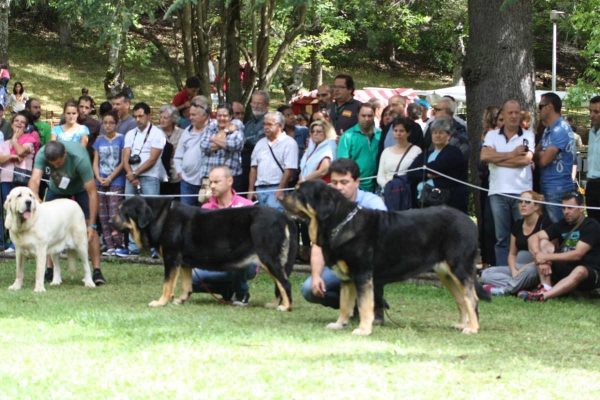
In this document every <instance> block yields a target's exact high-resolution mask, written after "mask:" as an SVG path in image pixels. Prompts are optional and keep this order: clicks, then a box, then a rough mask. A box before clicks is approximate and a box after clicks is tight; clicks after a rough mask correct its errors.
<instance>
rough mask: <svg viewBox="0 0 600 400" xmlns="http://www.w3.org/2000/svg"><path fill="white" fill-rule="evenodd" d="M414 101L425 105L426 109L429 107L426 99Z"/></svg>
mask: <svg viewBox="0 0 600 400" xmlns="http://www.w3.org/2000/svg"><path fill="white" fill-rule="evenodd" d="M415 103H417V104H420V105H421V106H423V107H427V109H428V110H430V109H431V106H430V105H429V103H428V102H427V100H421V99H419V100H416V101H415Z"/></svg>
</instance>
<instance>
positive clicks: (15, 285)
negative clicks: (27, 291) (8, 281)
mask: <svg viewBox="0 0 600 400" xmlns="http://www.w3.org/2000/svg"><path fill="white" fill-rule="evenodd" d="M22 287H23V283H21V282H15V283H13V284H12V285H10V286H9V287H8V290H21V288H22Z"/></svg>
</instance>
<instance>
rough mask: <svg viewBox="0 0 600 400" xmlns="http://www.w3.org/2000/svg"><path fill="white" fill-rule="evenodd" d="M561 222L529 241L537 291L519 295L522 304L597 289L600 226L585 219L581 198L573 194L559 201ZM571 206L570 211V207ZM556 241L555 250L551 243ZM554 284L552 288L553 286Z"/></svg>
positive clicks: (577, 194) (590, 219)
mask: <svg viewBox="0 0 600 400" xmlns="http://www.w3.org/2000/svg"><path fill="white" fill-rule="evenodd" d="M562 204H563V205H566V206H567V207H562V213H563V216H564V219H563V220H560V221H558V222H555V223H553V224H552V225H550V226H549V227H548V228H546V229H545V230H542V231H539V232H538V233H536V234H535V235H532V236H531V237H530V238H529V251H530V252H531V254H533V255H534V260H535V263H536V265H537V268H538V274H539V276H540V281H541V282H542V283H541V284H540V286H539V287H538V290H537V291H534V292H528V291H522V292H520V293H519V296H520V297H521V298H522V299H523V300H525V301H546V300H548V299H551V298H553V297H558V296H563V295H566V294H568V293H571V292H573V291H574V290H575V289H577V290H581V291H592V290H594V289H598V288H600V224H599V223H598V222H597V221H596V220H595V219H594V218H590V217H586V216H585V214H584V209H583V208H575V207H572V206H581V205H583V196H582V195H581V194H580V193H578V192H575V191H572V192H569V193H567V194H565V195H564V196H563V197H562ZM570 206H571V207H570ZM554 239H558V242H559V243H560V244H559V246H558V248H557V250H555V247H554V245H553V244H552V243H550V241H552V240H554ZM552 283H554V286H553V285H552Z"/></svg>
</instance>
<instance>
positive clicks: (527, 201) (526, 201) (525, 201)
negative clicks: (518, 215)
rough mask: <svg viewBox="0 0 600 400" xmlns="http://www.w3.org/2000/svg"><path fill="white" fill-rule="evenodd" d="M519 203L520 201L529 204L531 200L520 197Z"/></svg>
mask: <svg viewBox="0 0 600 400" xmlns="http://www.w3.org/2000/svg"><path fill="white" fill-rule="evenodd" d="M519 203H520V204H531V200H524V199H521V200H519Z"/></svg>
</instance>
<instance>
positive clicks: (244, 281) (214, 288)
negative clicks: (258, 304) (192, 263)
mask: <svg viewBox="0 0 600 400" xmlns="http://www.w3.org/2000/svg"><path fill="white" fill-rule="evenodd" d="M257 272H258V266H257V265H256V264H250V265H248V266H247V267H245V268H242V269H240V270H237V271H207V270H205V269H198V268H194V269H193V271H192V280H193V290H194V293H206V289H205V288H204V286H206V287H207V288H208V289H209V290H210V291H211V292H213V293H215V294H220V295H221V296H227V297H229V296H230V295H231V294H232V293H237V294H238V297H239V294H240V293H248V291H249V290H250V287H249V286H248V281H249V280H251V279H254V277H255V276H256V274H257ZM200 279H202V282H203V283H204V285H202V283H200Z"/></svg>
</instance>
